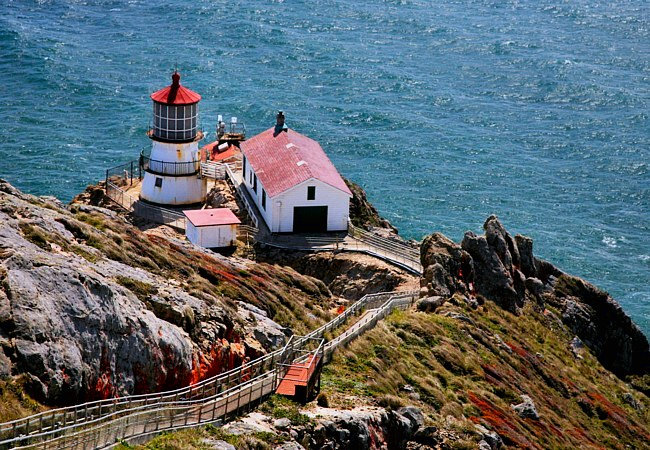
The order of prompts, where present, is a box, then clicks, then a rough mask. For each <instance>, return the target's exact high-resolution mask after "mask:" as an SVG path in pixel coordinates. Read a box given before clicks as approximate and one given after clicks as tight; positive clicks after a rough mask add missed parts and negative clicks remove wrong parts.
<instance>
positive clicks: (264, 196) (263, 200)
mask: <svg viewBox="0 0 650 450" xmlns="http://www.w3.org/2000/svg"><path fill="white" fill-rule="evenodd" d="M262 208H264V210H265V211H266V191H265V190H264V188H262Z"/></svg>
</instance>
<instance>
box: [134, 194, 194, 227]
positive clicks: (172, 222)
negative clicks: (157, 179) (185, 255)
mask: <svg viewBox="0 0 650 450" xmlns="http://www.w3.org/2000/svg"><path fill="white" fill-rule="evenodd" d="M133 213H134V214H135V215H136V216H138V217H141V218H143V219H146V220H148V221H150V222H154V223H160V224H163V225H168V226H170V227H173V228H177V229H178V230H181V231H185V228H186V227H187V218H186V217H185V214H183V213H180V212H178V211H173V210H171V209H165V208H161V207H160V206H155V205H150V204H148V203H145V202H143V201H138V202H136V203H134V204H133Z"/></svg>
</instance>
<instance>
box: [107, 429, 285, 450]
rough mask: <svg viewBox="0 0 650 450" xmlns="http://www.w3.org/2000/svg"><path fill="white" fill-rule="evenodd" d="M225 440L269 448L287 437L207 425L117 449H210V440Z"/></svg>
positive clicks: (247, 449) (251, 448)
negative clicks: (231, 430) (234, 432)
mask: <svg viewBox="0 0 650 450" xmlns="http://www.w3.org/2000/svg"><path fill="white" fill-rule="evenodd" d="M217 440H220V441H225V442H227V443H229V444H231V445H234V446H235V447H236V448H238V449H242V450H267V449H271V448H273V447H274V446H276V445H279V444H282V443H283V442H285V441H286V438H284V437H282V436H277V435H275V434H272V433H265V432H258V433H253V434H248V435H234V434H229V433H226V432H224V431H223V430H222V429H221V428H219V427H216V426H213V425H207V426H205V427H201V428H190V429H186V430H182V431H176V432H172V433H163V434H161V435H159V436H157V437H155V438H154V439H152V440H151V441H149V442H148V443H147V444H145V445H139V446H131V445H128V444H125V443H121V444H119V445H118V446H117V447H116V449H117V450H127V449H139V450H145V449H146V450H175V449H187V450H208V449H212V448H214V446H213V445H211V444H210V441H217Z"/></svg>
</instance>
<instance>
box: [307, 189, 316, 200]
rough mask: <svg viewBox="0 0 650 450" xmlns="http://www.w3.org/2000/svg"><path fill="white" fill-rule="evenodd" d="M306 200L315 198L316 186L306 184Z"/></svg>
mask: <svg viewBox="0 0 650 450" xmlns="http://www.w3.org/2000/svg"><path fill="white" fill-rule="evenodd" d="M307 200H316V186H307Z"/></svg>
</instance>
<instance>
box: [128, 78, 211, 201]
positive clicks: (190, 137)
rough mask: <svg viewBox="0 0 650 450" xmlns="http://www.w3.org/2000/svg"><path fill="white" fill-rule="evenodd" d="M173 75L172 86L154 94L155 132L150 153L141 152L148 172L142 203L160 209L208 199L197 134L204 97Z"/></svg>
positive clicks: (143, 183) (143, 164) (146, 172)
mask: <svg viewBox="0 0 650 450" xmlns="http://www.w3.org/2000/svg"><path fill="white" fill-rule="evenodd" d="M180 79H181V75H180V74H179V73H178V72H174V73H173V75H172V84H171V85H170V86H167V87H166V88H164V89H161V90H159V91H157V92H154V93H153V94H151V99H152V100H153V128H152V129H151V130H149V132H148V133H147V135H148V136H149V137H150V138H151V140H152V141H153V142H152V146H151V151H150V152H142V154H141V155H140V164H141V165H142V167H143V169H144V170H145V175H144V180H143V181H142V191H141V192H140V199H141V200H144V201H146V202H150V203H154V204H157V205H165V206H174V205H191V204H195V203H201V202H203V200H204V199H205V194H206V183H205V180H204V179H202V178H201V158H200V155H199V145H198V144H199V141H200V140H201V139H203V133H202V132H201V131H199V130H198V127H197V121H198V115H199V101H200V100H201V96H200V95H199V94H197V93H196V92H194V91H191V90H190V89H187V88H186V87H184V86H181V83H180Z"/></svg>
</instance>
